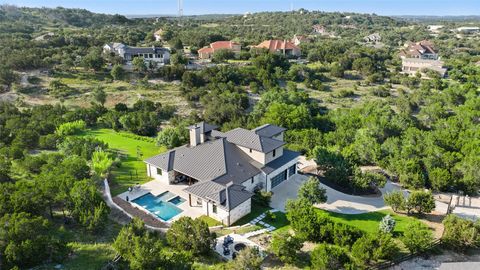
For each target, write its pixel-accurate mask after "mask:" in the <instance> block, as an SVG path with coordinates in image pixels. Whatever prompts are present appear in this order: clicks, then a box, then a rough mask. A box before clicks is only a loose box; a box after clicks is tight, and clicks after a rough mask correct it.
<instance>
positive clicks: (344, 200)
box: [270, 174, 408, 214]
mask: <svg viewBox="0 0 480 270" xmlns="http://www.w3.org/2000/svg"><path fill="white" fill-rule="evenodd" d="M307 179H308V176H306V175H301V174H297V175H294V176H292V179H289V180H288V181H285V182H283V183H281V184H280V185H278V186H277V187H275V188H274V189H273V193H274V194H273V196H272V201H271V203H270V206H271V207H272V208H275V209H278V210H279V211H282V212H285V203H286V201H287V200H288V199H296V198H297V194H298V189H299V188H300V186H301V184H302V183H303V182H305V181H306V180H307ZM320 185H321V187H323V188H324V189H325V190H326V191H327V196H328V199H327V202H326V203H322V204H316V205H315V206H316V207H318V208H321V209H325V210H328V211H331V212H337V213H342V214H361V213H367V212H374V211H378V210H382V209H386V208H388V206H386V205H385V202H384V201H383V196H378V197H368V196H354V195H348V194H345V193H342V192H340V191H337V190H335V189H333V188H331V187H328V186H326V185H324V184H320ZM380 190H381V192H382V194H385V193H388V192H391V191H394V190H401V191H402V192H403V193H404V195H405V196H406V195H408V191H406V190H405V189H403V188H402V187H400V186H399V185H397V184H396V183H392V182H390V181H388V182H387V183H386V184H385V187H383V188H381V189H380Z"/></svg>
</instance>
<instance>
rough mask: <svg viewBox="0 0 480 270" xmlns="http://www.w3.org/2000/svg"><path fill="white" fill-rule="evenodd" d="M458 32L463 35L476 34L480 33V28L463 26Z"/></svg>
mask: <svg viewBox="0 0 480 270" xmlns="http://www.w3.org/2000/svg"><path fill="white" fill-rule="evenodd" d="M457 32H459V33H462V34H474V33H478V32H480V27H476V26H462V27H459V28H457Z"/></svg>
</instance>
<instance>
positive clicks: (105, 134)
mask: <svg viewBox="0 0 480 270" xmlns="http://www.w3.org/2000/svg"><path fill="white" fill-rule="evenodd" d="M123 134H125V133H121V132H116V131H114V130H112V129H93V130H89V131H87V132H85V134H84V136H93V137H95V138H97V139H99V140H102V141H104V142H106V143H108V147H109V148H110V149H114V150H116V151H119V152H120V153H122V156H123V157H122V163H121V166H120V168H118V169H114V170H113V172H112V175H113V177H112V182H111V192H112V196H116V195H118V194H120V193H122V192H124V191H126V190H127V189H128V187H131V186H133V185H135V183H145V182H148V181H149V180H151V179H150V178H149V177H148V176H147V169H146V166H145V163H143V159H146V158H148V157H151V156H154V155H157V154H159V153H162V152H164V151H166V149H165V148H162V147H158V146H157V145H156V144H155V143H154V142H153V141H152V140H151V139H150V140H149V139H146V140H138V139H136V138H134V137H127V136H125V135H123ZM137 147H138V148H139V149H140V151H141V152H142V154H143V157H142V158H138V157H137Z"/></svg>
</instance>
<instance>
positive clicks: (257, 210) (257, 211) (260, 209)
mask: <svg viewBox="0 0 480 270" xmlns="http://www.w3.org/2000/svg"><path fill="white" fill-rule="evenodd" d="M270 209H272V208H270V207H265V206H260V205H257V204H256V203H255V202H253V201H252V211H251V212H250V213H249V214H248V215H246V216H244V217H242V218H241V219H239V220H237V222H235V224H233V226H240V225H243V224H246V223H248V222H250V221H252V220H253V219H254V218H256V217H258V216H260V215H261V214H262V213H264V212H266V211H268V210H270Z"/></svg>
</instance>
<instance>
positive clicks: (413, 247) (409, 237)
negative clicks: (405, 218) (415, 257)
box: [402, 221, 433, 252]
mask: <svg viewBox="0 0 480 270" xmlns="http://www.w3.org/2000/svg"><path fill="white" fill-rule="evenodd" d="M432 241H433V234H432V231H431V230H430V229H429V228H428V227H427V226H425V225H424V224H423V223H421V222H420V221H415V222H411V223H410V224H408V225H407V228H406V229H405V232H404V234H403V238H402V242H403V243H404V244H405V246H406V247H407V248H408V250H410V252H421V251H425V250H427V249H428V248H429V247H430V245H431V244H432Z"/></svg>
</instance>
